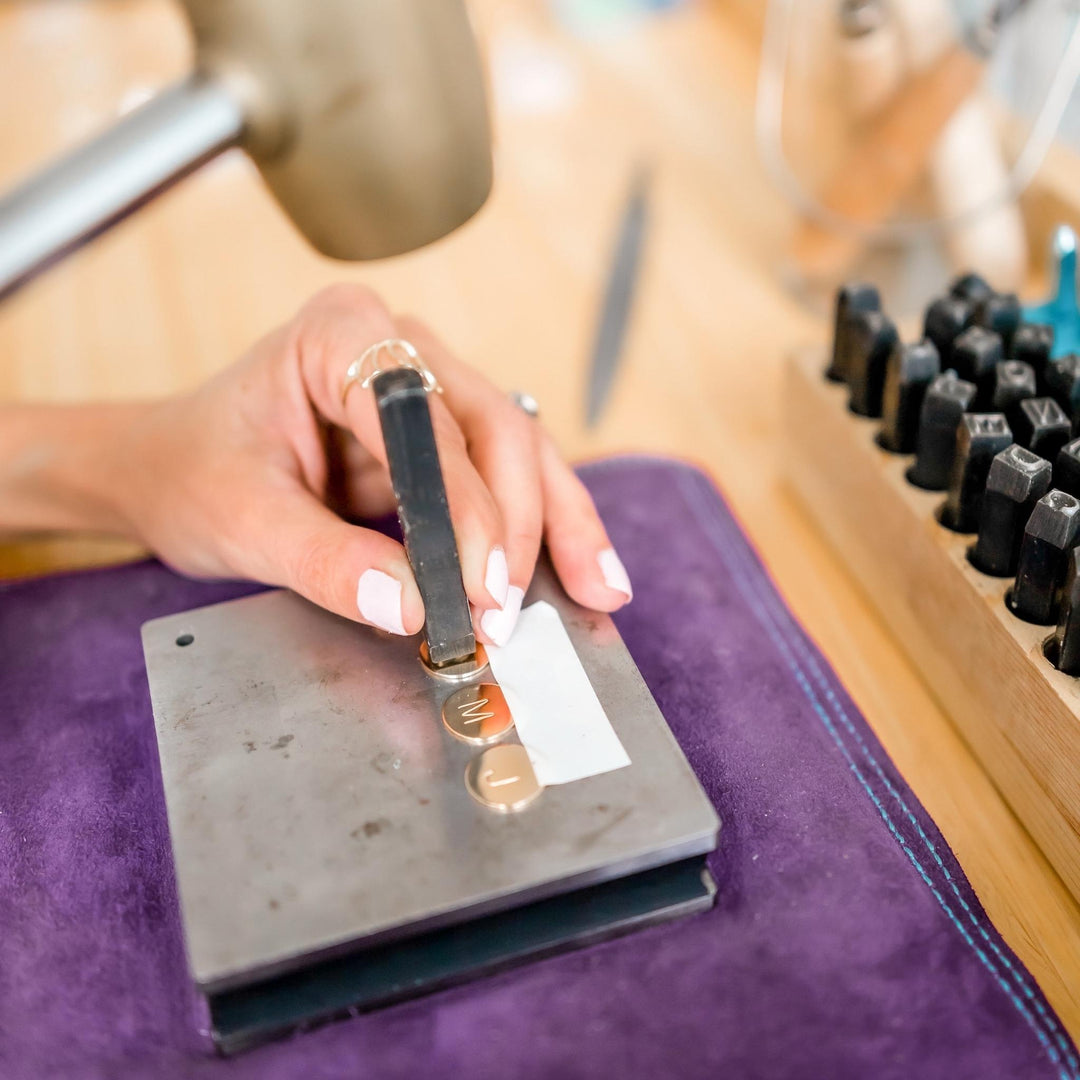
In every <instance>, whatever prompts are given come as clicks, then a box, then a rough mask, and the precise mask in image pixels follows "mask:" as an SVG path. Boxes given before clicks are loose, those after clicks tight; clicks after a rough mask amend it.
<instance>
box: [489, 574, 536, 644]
mask: <svg viewBox="0 0 1080 1080" xmlns="http://www.w3.org/2000/svg"><path fill="white" fill-rule="evenodd" d="M524 599H525V590H524V589H519V588H518V587H517V586H516V585H510V586H509V587H508V588H507V590H506V603H505V604H503V606H502V607H501V608H492V609H491V610H490V611H485V612H484V614H483V615H482V616H481V617H480V629H481V630H483V631H484V633H485V634H487V636H488V637H489V638H491V640H492V641H493V642H494V643H495V644H496V645H505V644H506V643H507V642H508V641H509V640H510V635H511V634H512V633H513V632H514V627H515V626H516V625H517V621H518V616H519V615H520V614H521V601H522V600H524Z"/></svg>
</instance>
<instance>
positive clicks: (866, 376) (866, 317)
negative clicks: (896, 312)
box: [846, 311, 900, 417]
mask: <svg viewBox="0 0 1080 1080" xmlns="http://www.w3.org/2000/svg"><path fill="white" fill-rule="evenodd" d="M849 333H850V337H851V345H850V348H849V350H848V358H847V372H846V376H847V384H848V389H849V390H850V391H851V396H850V399H849V401H848V408H850V409H851V411H852V412H853V413H855V414H856V415H858V416H873V417H877V416H880V415H881V396H882V393H883V392H884V389H885V369H886V367H887V365H888V362H889V356H890V354H891V353H892V351H893V349H894V348H895V347H896V346H897V345H898V344H899V341H900V339H899V337H898V336H897V333H896V326H895V325H894V323H893V321H892V319H890V318H889V317H888V316H887V315H884V314H883V313H882V312H880V311H860V312H857V313H856V314H855V315H853V316H852V318H851V321H850V331H849Z"/></svg>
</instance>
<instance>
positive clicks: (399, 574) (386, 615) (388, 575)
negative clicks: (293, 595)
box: [245, 487, 424, 635]
mask: <svg viewBox="0 0 1080 1080" xmlns="http://www.w3.org/2000/svg"><path fill="white" fill-rule="evenodd" d="M259 513H260V516H261V519H262V521H261V524H259V523H257V524H256V526H255V528H254V529H253V530H252V531H253V533H254V535H255V536H256V537H257V539H256V540H255V541H254V543H253V544H252V546H251V549H250V551H249V553H248V557H247V559H246V560H245V561H246V562H247V564H248V565H247V567H246V572H247V573H248V574H249V575H250V576H252V577H254V578H256V579H258V580H260V581H265V582H267V583H268V584H272V585H284V586H286V587H288V588H290V589H292V590H293V591H294V592H298V593H300V595H301V596H304V597H306V598H307V599H308V600H310V601H312V603H315V604H318V605H319V606H320V607H324V608H327V609H328V610H329V611H333V612H336V613H337V614H338V615H343V616H345V618H347V619H354V620H357V621H359V622H365V623H368V624H369V625H371V626H375V627H378V628H379V629H380V630H386V631H388V632H389V633H391V634H402V635H408V634H415V633H418V632H419V631H420V629H421V627H422V626H423V625H424V603H423V600H422V599H421V597H420V590H419V589H418V588H417V587H416V581H415V579H414V578H413V574H412V569H411V568H410V566H409V560H408V557H407V556H406V554H405V549H404V548H403V547H402V546H401V545H400V544H399V543H397V542H396V541H394V540H391V539H390V538H389V537H387V536H383V535H382V534H381V533H377V532H374V531H373V530H371V529H360V528H357V527H356V526H354V525H348V524H346V523H345V522H344V521H342V520H341V519H340V518H339V517H337V515H336V514H334V513H333V512H332V511H330V510H328V509H327V508H326V507H325V506H323V504H322V503H321V502H319V501H318V499H316V498H315V497H314V496H313V495H311V494H310V493H309V492H307V491H306V490H305V489H303V488H300V487H297V488H296V489H287V490H286V491H283V492H280V493H278V494H277V495H275V496H271V497H269V498H265V497H264V498H262V499H261V500H260V506H259Z"/></svg>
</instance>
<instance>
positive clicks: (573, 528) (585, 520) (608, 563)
mask: <svg viewBox="0 0 1080 1080" xmlns="http://www.w3.org/2000/svg"><path fill="white" fill-rule="evenodd" d="M540 475H541V481H542V484H543V491H544V535H545V537H546V538H547V545H548V550H549V551H550V552H551V561H552V562H553V563H554V564H555V570H556V572H557V573H558V575H559V579H560V580H561V581H562V583H563V587H564V588H565V589H566V591H567V592H568V593H569V594H570V596H571V597H572V598H573V599H574V600H576V601H577V602H578V603H579V604H582V605H583V606H584V607H589V608H593V609H594V610H595V611H616V610H618V609H619V608H621V607H622V606H623V605H624V604H626V603H629V601H630V600H631V599H633V595H634V590H633V587H632V586H631V584H630V578H629V575H628V574H627V573H626V567H624V566H623V564H622V560H621V559H620V558H619V556H618V555H617V554H616V552H615V549H614V548H613V547H612V546H611V541H610V540H609V539H608V535H607V532H606V531H605V529H604V526H603V524H602V523H601V521H600V515H599V514H597V512H596V507H595V506H594V505H593V501H592V497H591V496H590V495H589V493H588V491H587V490H586V488H585V485H584V484H583V483H582V482H581V481H580V480H579V479H578V478H577V476H576V475H575V474H574V473H573V471H572V470H571V469H570V467H569V466H568V465H567V464H566V463H565V462H564V461H563V460H562V458H561V457H560V456H559V453H558V451H557V450H556V449H555V445H554V443H552V441H551V440H550V439H549V438H548V437H547V436H541V445H540Z"/></svg>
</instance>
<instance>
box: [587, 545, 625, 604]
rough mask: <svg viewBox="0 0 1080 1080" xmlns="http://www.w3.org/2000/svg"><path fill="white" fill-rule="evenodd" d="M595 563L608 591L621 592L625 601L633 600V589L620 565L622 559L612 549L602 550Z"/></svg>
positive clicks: (623, 567)
mask: <svg viewBox="0 0 1080 1080" xmlns="http://www.w3.org/2000/svg"><path fill="white" fill-rule="evenodd" d="M596 561H597V562H598V563H599V564H600V573H601V574H603V575H604V584H605V585H606V586H607V587H608V588H609V589H614V590H615V591H616V592H621V593H622V594H623V595H624V596H625V597H626V599H627V600H633V599H634V589H633V586H632V585H631V584H630V575H629V574H628V573H627V572H626V567H625V566H623V564H622V559H620V558H619V556H618V555H617V554H616V553H615V549H614V548H604V550H603V551H601V552H600V554H599V555H597V556H596Z"/></svg>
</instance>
